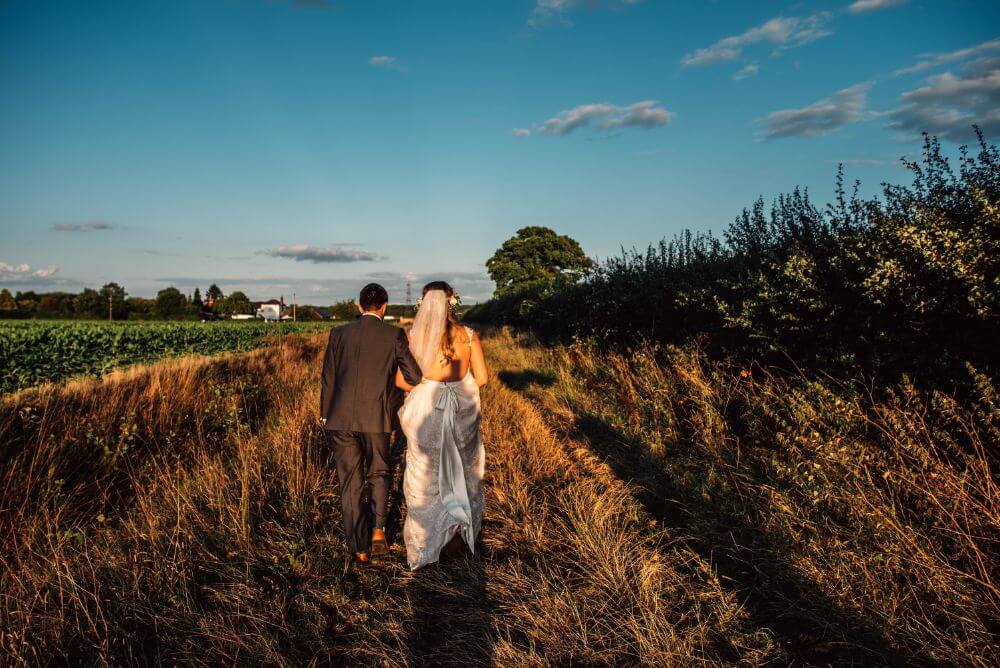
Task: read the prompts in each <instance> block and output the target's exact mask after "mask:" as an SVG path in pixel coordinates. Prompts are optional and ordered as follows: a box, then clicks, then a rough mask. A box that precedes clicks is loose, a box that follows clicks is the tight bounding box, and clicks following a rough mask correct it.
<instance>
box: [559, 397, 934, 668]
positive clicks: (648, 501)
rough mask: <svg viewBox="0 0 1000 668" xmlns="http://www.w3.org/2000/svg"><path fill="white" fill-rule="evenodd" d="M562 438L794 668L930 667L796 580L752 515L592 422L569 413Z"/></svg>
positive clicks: (872, 623)
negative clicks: (627, 493)
mask: <svg viewBox="0 0 1000 668" xmlns="http://www.w3.org/2000/svg"><path fill="white" fill-rule="evenodd" d="M569 431H570V433H569V434H568V435H569V436H570V437H572V438H574V439H577V440H579V441H581V442H583V443H585V444H586V445H587V446H588V447H589V449H590V450H591V451H592V452H593V453H594V454H595V455H597V456H598V457H599V458H600V459H601V460H603V461H605V462H606V463H607V464H608V465H609V466H610V467H611V469H612V471H613V472H614V474H615V475H616V476H617V477H619V478H620V479H623V480H626V481H629V482H631V483H632V484H633V485H635V486H636V488H637V490H638V492H637V493H638V497H639V498H638V500H639V501H640V502H641V503H642V505H643V507H644V508H645V510H646V512H648V513H649V514H650V515H651V516H652V517H654V518H656V520H657V521H658V522H660V523H661V524H663V525H664V526H666V527H670V528H672V529H674V530H675V532H676V533H677V534H678V535H682V536H684V538H683V540H684V542H685V544H686V545H687V546H688V547H690V548H691V549H692V550H694V551H695V552H696V553H698V554H699V555H700V556H701V557H702V558H704V559H705V560H707V561H709V562H710V563H711V564H712V565H713V566H714V567H715V569H716V570H717V572H718V574H719V577H720V581H721V582H722V584H723V586H724V587H726V588H728V589H730V590H732V591H733V592H734V593H735V594H736V595H737V597H738V599H739V600H740V601H741V602H742V603H743V605H744V607H745V608H746V610H747V612H748V614H749V616H750V621H751V623H752V624H753V625H754V626H755V627H757V628H766V629H769V630H770V631H771V632H772V633H773V634H774V636H775V638H776V639H777V640H778V642H779V643H780V645H781V647H782V649H783V651H784V652H785V653H786V654H787V657H788V659H789V660H790V661H791V662H792V663H793V664H794V665H803V664H805V665H873V664H874V665H887V664H889V665H906V664H908V663H909V664H911V665H912V663H913V661H914V659H916V661H917V662H918V663H920V664H930V663H933V662H932V660H931V659H930V657H927V656H918V657H904V656H901V655H900V654H899V653H897V652H896V651H895V650H894V649H893V648H892V644H891V643H890V641H889V639H888V638H887V637H886V636H885V634H884V633H883V631H882V630H881V629H880V628H879V626H878V624H877V622H876V620H872V619H869V618H866V617H864V616H861V615H859V614H858V613H856V612H854V611H849V610H845V609H843V608H842V607H841V606H838V605H837V604H836V602H835V601H833V600H832V599H830V598H829V597H828V596H826V595H825V594H823V593H822V592H820V591H819V590H818V589H817V588H816V586H815V585H814V583H812V582H811V581H809V580H807V579H805V578H803V577H801V575H799V574H798V573H796V572H795V571H794V570H793V569H792V568H791V567H790V566H789V565H788V564H787V563H786V561H785V560H784V559H783V555H782V547H781V546H782V544H783V543H785V542H786V541H788V540H791V539H788V538H786V537H783V536H778V535H774V534H773V533H769V532H767V531H765V530H763V529H762V528H760V527H759V526H755V525H754V524H753V521H752V519H751V517H752V511H750V512H748V513H746V514H743V513H739V512H737V511H735V510H734V509H732V508H727V507H726V506H725V505H724V504H721V503H718V502H716V501H714V500H705V499H704V498H703V497H702V496H701V491H700V490H699V489H696V488H695V487H694V484H693V483H690V482H686V481H685V480H683V479H679V478H676V477H674V476H671V475H670V473H669V471H668V470H665V467H664V466H663V461H662V460H661V459H658V458H657V457H656V456H655V455H653V454H652V453H650V452H649V451H648V449H647V448H646V447H645V445H644V444H642V443H641V442H639V441H637V440H634V439H630V438H629V437H628V436H626V435H625V434H623V433H621V432H620V431H618V430H616V429H615V428H613V427H611V426H610V425H608V424H607V423H606V422H604V421H603V420H602V419H601V418H599V417H597V416H595V415H592V414H589V413H585V412H576V413H575V414H574V420H573V423H572V425H571V426H570V428H569Z"/></svg>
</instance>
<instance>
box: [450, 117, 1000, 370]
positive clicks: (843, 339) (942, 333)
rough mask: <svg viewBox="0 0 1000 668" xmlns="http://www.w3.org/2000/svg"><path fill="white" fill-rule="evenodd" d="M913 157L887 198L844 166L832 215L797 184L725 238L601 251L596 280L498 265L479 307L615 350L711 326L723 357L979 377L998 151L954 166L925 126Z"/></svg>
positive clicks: (992, 263)
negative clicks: (862, 187)
mask: <svg viewBox="0 0 1000 668" xmlns="http://www.w3.org/2000/svg"><path fill="white" fill-rule="evenodd" d="M904 162H905V166H906V167H907V168H908V169H909V170H910V172H911V173H912V175H913V180H912V183H911V184H910V185H908V186H897V185H884V186H883V189H882V194H881V197H876V198H873V199H865V198H862V197H860V196H859V195H858V184H857V183H856V184H855V185H854V188H853V192H851V193H850V194H849V193H848V192H847V189H846V188H845V186H844V179H843V170H842V169H841V170H840V171H839V172H838V179H837V190H836V199H835V201H834V202H833V203H831V204H829V205H828V206H827V207H825V209H822V210H821V209H819V208H817V207H816V206H814V205H813V203H812V202H811V201H810V199H809V196H808V193H807V192H805V191H801V190H795V191H794V192H792V193H791V194H789V195H783V196H780V197H778V198H777V200H775V201H774V202H773V204H772V205H771V206H770V207H767V206H766V205H765V203H764V201H763V200H762V199H758V200H757V202H755V203H754V205H753V206H752V207H750V208H748V209H745V210H744V211H743V212H742V213H741V214H740V215H739V216H738V217H737V218H736V220H735V221H734V222H733V223H732V224H731V225H729V227H728V228H727V229H726V230H725V233H724V234H723V237H722V238H721V239H720V238H717V237H715V236H713V235H712V234H710V233H709V234H704V233H692V232H690V231H685V232H683V233H682V234H680V235H678V236H676V237H675V238H673V239H670V240H664V241H662V242H660V243H659V244H658V245H656V246H650V247H649V248H648V249H647V250H646V252H638V251H632V252H625V253H623V254H622V255H621V256H619V257H613V258H611V259H609V260H606V261H604V262H601V263H599V264H597V265H596V266H594V267H593V268H591V269H590V270H589V271H587V272H586V275H585V276H584V277H583V278H582V280H577V276H578V273H577V272H564V271H559V272H555V273H553V272H548V273H545V272H534V273H532V272H524V271H522V272H521V274H520V275H519V276H518V279H517V280H516V281H513V282H511V281H509V280H507V279H508V275H507V274H502V275H501V276H494V280H496V282H497V292H496V294H495V296H494V298H493V299H492V300H490V301H489V302H487V303H485V304H483V305H480V306H478V307H476V308H474V309H472V311H471V312H470V313H469V314H467V318H468V319H470V320H479V321H488V322H493V323H497V324H512V325H516V326H519V327H524V328H529V329H531V330H533V331H534V332H536V333H537V334H538V335H540V336H541V337H543V338H547V339H556V340H569V339H572V338H574V337H587V338H592V339H595V340H597V341H600V342H603V343H604V344H605V345H610V346H616V347H627V346H630V345H633V344H636V343H638V342H642V341H653V342H659V343H681V342H684V341H687V340H690V339H692V338H694V337H699V336H701V337H702V338H703V340H704V345H705V346H707V347H708V348H710V349H713V350H715V351H716V352H718V353H721V354H725V355H735V356H737V357H740V358H743V359H750V360H755V361H760V362H763V363H769V364H773V365H782V366H788V367H791V366H810V367H814V368H819V369H822V370H824V371H827V372H829V373H839V372H845V373H850V374H855V373H857V372H858V371H861V372H862V373H863V374H865V376H866V377H868V378H872V377H874V376H876V375H879V374H882V375H887V376H891V377H893V378H898V376H899V374H901V373H905V374H907V375H909V376H910V377H911V378H922V379H926V380H929V381H931V382H938V381H940V382H942V383H943V384H945V385H948V384H950V383H952V382H953V381H955V380H956V379H959V378H966V379H968V378H969V377H970V376H969V372H970V365H971V368H972V369H977V370H979V371H982V372H988V374H989V375H994V376H995V375H996V373H997V372H998V371H1000V355H998V353H997V341H1000V155H998V151H997V147H996V146H994V145H991V144H987V143H986V142H985V141H984V139H983V137H982V135H981V134H980V135H979V150H978V154H976V155H970V153H969V151H968V150H967V148H966V147H962V148H961V149H960V160H959V165H958V170H957V172H956V170H955V169H954V168H953V167H952V166H951V165H950V163H949V161H948V160H947V158H946V157H945V156H944V155H943V154H942V151H941V147H940V145H939V143H938V142H937V140H936V139H933V138H930V137H925V144H924V150H923V157H922V159H921V160H920V161H919V162H911V161H904ZM508 244H510V242H508ZM508 244H505V247H507V246H508ZM514 246H515V248H517V247H520V248H523V247H524V244H514ZM562 247H563V248H565V244H562ZM503 250H504V249H501V251H498V254H499V255H502V254H503V253H502V251H503ZM509 250H510V248H508V251H509ZM540 256H541V255H540V253H539V251H538V250H537V248H536V249H534V250H532V251H531V252H529V253H527V254H526V256H525V257H520V258H518V257H516V256H515V257H514V258H513V259H512V260H511V259H507V260H504V259H503V258H501V261H499V262H498V261H497V257H496V256H494V258H492V259H491V260H490V261H489V262H488V263H487V268H488V269H491V270H492V269H494V268H496V267H497V266H499V267H501V268H505V267H510V266H513V265H515V264H519V266H520V267H532V266H535V264H537V263H536V262H535V260H537V259H538V258H539V257H540ZM973 375H974V372H973Z"/></svg>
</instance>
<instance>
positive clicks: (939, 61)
mask: <svg viewBox="0 0 1000 668" xmlns="http://www.w3.org/2000/svg"><path fill="white" fill-rule="evenodd" d="M989 51H1000V39H991V40H989V41H988V42H983V43H982V44H976V45H975V46H970V47H968V48H965V49H958V50H957V51H949V52H947V53H923V54H920V56H919V58H920V62H918V63H917V64H916V65H911V66H910V67H904V68H903V69H901V70H896V72H895V74H896V76H902V75H905V74H917V73H918V72H926V71H928V70H933V69H935V68H937V67H940V66H942V65H948V64H950V63H957V62H959V61H962V60H968V59H969V58H972V57H973V56H978V55H980V54H983V53H987V52H989Z"/></svg>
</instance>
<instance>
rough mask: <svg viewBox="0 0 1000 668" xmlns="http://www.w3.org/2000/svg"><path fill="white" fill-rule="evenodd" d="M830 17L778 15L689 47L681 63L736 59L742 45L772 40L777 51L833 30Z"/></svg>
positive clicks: (719, 61)
mask: <svg viewBox="0 0 1000 668" xmlns="http://www.w3.org/2000/svg"><path fill="white" fill-rule="evenodd" d="M829 20H830V13H829V12H818V13H816V14H813V15H811V16H805V17H796V16H789V17H783V16H778V17H775V18H773V19H770V20H769V21H766V22H764V23H762V24H761V25H759V26H755V27H753V28H749V29H748V30H746V31H744V32H742V33H740V34H739V35H733V36H731V37H723V38H722V39H720V40H719V41H717V42H716V43H714V44H712V45H710V46H707V47H704V48H702V49H697V50H695V51H692V52H691V53H689V54H687V55H685V56H684V58H683V59H682V60H681V63H683V64H684V65H685V66H688V67H690V66H694V65H711V64H713V63H721V62H724V61H729V60H736V59H737V58H739V57H740V56H741V55H742V54H743V49H744V48H745V47H748V46H751V45H754V44H771V45H773V46H774V48H775V51H776V52H780V51H784V50H787V49H793V48H795V47H798V46H802V45H804V44H808V43H810V42H815V41H816V40H818V39H820V38H822V37H826V36H827V35H831V34H833V31H832V30H830V29H829V28H827V24H828V23H829Z"/></svg>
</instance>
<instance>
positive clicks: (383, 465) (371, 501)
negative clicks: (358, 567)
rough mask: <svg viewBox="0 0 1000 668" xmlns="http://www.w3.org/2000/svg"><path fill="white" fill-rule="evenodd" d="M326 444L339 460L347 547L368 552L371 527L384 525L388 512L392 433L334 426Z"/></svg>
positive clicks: (341, 500) (341, 499)
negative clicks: (342, 428)
mask: <svg viewBox="0 0 1000 668" xmlns="http://www.w3.org/2000/svg"><path fill="white" fill-rule="evenodd" d="M326 443H327V447H328V448H329V449H330V451H332V453H333V458H334V460H335V461H336V463H337V477H338V478H339V479H340V503H341V508H342V511H343V515H344V540H345V541H346V542H347V548H348V549H349V550H350V551H351V552H355V553H356V552H367V551H368V550H369V548H370V547H371V540H372V527H373V526H375V527H382V528H384V527H385V522H386V518H387V514H388V501H389V485H390V483H391V480H390V479H389V478H390V468H389V434H378V433H367V432H360V431H338V430H332V429H331V430H327V431H326ZM373 520H374V525H373V524H372V521H373Z"/></svg>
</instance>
